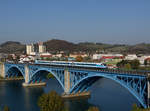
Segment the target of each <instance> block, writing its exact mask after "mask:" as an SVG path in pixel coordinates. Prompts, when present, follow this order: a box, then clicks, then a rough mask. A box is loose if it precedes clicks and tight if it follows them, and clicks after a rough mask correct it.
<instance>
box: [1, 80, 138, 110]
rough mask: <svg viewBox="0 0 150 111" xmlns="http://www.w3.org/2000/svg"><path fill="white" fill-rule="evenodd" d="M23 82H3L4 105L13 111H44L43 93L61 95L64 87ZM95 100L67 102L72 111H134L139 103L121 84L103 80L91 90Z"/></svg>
mask: <svg viewBox="0 0 150 111" xmlns="http://www.w3.org/2000/svg"><path fill="white" fill-rule="evenodd" d="M22 83H23V81H0V105H8V106H9V108H10V111H40V109H39V107H38V106H37V100H38V97H39V96H40V95H41V94H43V93H48V92H49V91H52V90H55V91H56V92H57V93H59V94H61V93H62V92H63V90H62V88H61V86H60V85H59V83H58V82H57V80H56V79H55V78H52V79H50V80H48V81H47V85H46V86H43V87H23V86H22ZM89 90H90V91H91V97H90V98H88V99H87V98H86V99H77V100H67V101H65V105H66V107H68V109H69V111H86V110H87V109H88V107H89V106H97V107H99V109H100V111H130V110H131V108H132V104H134V103H137V104H138V101H137V100H136V99H135V97H134V96H132V94H130V93H129V92H128V91H127V90H126V89H125V88H123V87H122V86H120V85H119V84H118V83H116V82H114V81H112V80H109V79H105V78H100V79H99V80H98V81H97V82H96V83H94V84H93V85H92V86H91V88H90V89H89Z"/></svg>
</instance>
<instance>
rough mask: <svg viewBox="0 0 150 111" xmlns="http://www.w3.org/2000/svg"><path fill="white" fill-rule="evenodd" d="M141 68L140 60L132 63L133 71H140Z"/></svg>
mask: <svg viewBox="0 0 150 111" xmlns="http://www.w3.org/2000/svg"><path fill="white" fill-rule="evenodd" d="M139 66H140V62H139V60H137V59H135V60H133V61H131V67H132V69H139Z"/></svg>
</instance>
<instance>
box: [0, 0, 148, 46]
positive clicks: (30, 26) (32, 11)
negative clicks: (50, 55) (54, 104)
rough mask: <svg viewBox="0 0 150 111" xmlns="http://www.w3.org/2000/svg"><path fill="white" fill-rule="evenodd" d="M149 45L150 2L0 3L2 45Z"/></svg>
mask: <svg viewBox="0 0 150 111" xmlns="http://www.w3.org/2000/svg"><path fill="white" fill-rule="evenodd" d="M52 38H55V39H63V40H68V41H71V42H82V41H89V42H104V43H128V44H135V43H141V42H146V43H150V0H0V43H2V42H5V41H8V40H13V41H21V42H23V43H31V42H37V41H46V40H49V39H52Z"/></svg>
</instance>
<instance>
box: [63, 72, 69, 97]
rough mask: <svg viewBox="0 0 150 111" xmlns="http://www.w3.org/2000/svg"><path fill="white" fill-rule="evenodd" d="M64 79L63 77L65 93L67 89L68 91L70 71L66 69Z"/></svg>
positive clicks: (67, 91)
mask: <svg viewBox="0 0 150 111" xmlns="http://www.w3.org/2000/svg"><path fill="white" fill-rule="evenodd" d="M64 79H65V94H69V91H70V73H69V71H68V70H65V75H64Z"/></svg>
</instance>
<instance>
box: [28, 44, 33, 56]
mask: <svg viewBox="0 0 150 111" xmlns="http://www.w3.org/2000/svg"><path fill="white" fill-rule="evenodd" d="M33 52H34V45H33V44H28V45H26V54H27V55H31V53H33Z"/></svg>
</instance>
